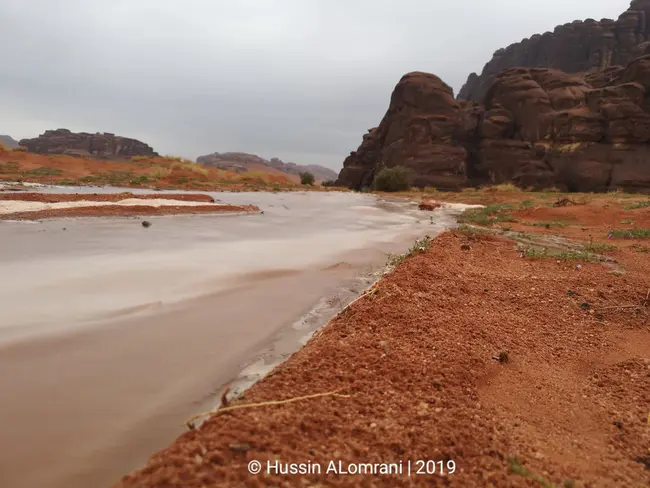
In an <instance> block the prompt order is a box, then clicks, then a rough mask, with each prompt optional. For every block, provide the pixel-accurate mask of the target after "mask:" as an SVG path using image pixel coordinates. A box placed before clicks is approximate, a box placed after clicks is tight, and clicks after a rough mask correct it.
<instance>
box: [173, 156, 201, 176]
mask: <svg viewBox="0 0 650 488" xmlns="http://www.w3.org/2000/svg"><path fill="white" fill-rule="evenodd" d="M174 169H180V170H187V171H192V172H193V173H197V174H200V175H203V176H207V174H208V172H209V171H208V168H206V167H205V166H203V165H202V164H200V163H194V162H192V161H188V160H183V161H181V162H176V163H173V164H172V170H174Z"/></svg>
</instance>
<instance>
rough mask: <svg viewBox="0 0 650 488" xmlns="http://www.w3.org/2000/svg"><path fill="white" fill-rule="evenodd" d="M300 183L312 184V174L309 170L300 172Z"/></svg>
mask: <svg viewBox="0 0 650 488" xmlns="http://www.w3.org/2000/svg"><path fill="white" fill-rule="evenodd" d="M300 184H301V185H313V184H314V175H313V174H311V173H310V172H309V171H307V172H305V173H300Z"/></svg>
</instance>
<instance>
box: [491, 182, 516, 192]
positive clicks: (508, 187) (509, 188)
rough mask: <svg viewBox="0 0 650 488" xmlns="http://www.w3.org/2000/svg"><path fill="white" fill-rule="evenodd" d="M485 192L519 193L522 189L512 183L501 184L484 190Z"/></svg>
mask: <svg viewBox="0 0 650 488" xmlns="http://www.w3.org/2000/svg"><path fill="white" fill-rule="evenodd" d="M485 191H487V192H521V191H522V189H521V188H519V187H518V186H515V185H513V184H512V183H501V184H500V185H495V186H490V187H488V188H485Z"/></svg>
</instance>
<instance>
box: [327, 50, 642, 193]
mask: <svg viewBox="0 0 650 488" xmlns="http://www.w3.org/2000/svg"><path fill="white" fill-rule="evenodd" d="M649 142H650V56H644V57H641V58H638V59H636V60H634V61H632V62H631V63H630V64H628V65H627V66H626V67H618V68H612V69H608V70H604V71H601V72H598V73H590V74H587V75H584V74H583V75H571V74H567V73H564V72H562V71H558V70H552V69H545V68H512V69H509V70H506V71H504V72H503V73H501V74H499V75H498V76H496V77H495V78H494V81H493V84H492V86H491V87H490V89H489V90H488V91H487V93H486V95H485V98H484V103H483V104H479V103H476V102H463V101H461V102H458V101H456V100H454V99H453V98H452V96H451V90H450V89H449V87H447V85H445V84H444V83H443V82H442V81H440V79H439V78H437V77H435V76H433V75H426V74H423V73H411V74H408V75H406V76H405V77H404V78H402V80H401V81H400V82H399V84H398V85H397V87H396V89H395V92H394V93H393V97H392V99H391V105H390V108H389V110H388V112H387V113H386V116H385V117H384V119H383V120H382V122H381V124H380V125H379V127H378V128H376V129H373V130H372V131H371V132H370V133H369V134H367V135H366V136H365V137H364V141H363V143H362V144H361V146H360V147H359V149H358V150H357V151H356V152H354V153H352V154H351V155H350V156H349V157H348V158H347V159H346V161H345V163H344V168H343V170H342V171H341V174H340V176H339V181H338V182H339V184H342V185H345V186H349V187H351V188H362V187H364V186H369V185H370V183H371V182H372V179H373V177H374V174H375V173H376V172H377V170H378V169H380V168H381V167H383V166H388V167H392V166H405V167H408V168H410V169H411V170H412V171H413V173H414V175H415V185H416V186H434V187H436V188H439V189H454V188H458V187H461V186H466V185H470V184H471V185H476V184H499V183H503V182H514V183H516V184H518V185H520V186H522V187H535V188H545V187H551V186H557V187H558V188H561V189H564V190H568V191H606V190H613V189H616V188H621V189H625V190H628V191H645V192H650V162H649V161H650V151H649V147H650V146H649V145H648V143H649Z"/></svg>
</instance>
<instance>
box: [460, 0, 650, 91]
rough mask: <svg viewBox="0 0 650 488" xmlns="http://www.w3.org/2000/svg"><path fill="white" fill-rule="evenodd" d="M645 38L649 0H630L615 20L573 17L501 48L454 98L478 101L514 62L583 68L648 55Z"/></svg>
mask: <svg viewBox="0 0 650 488" xmlns="http://www.w3.org/2000/svg"><path fill="white" fill-rule="evenodd" d="M649 41H650V0H633V1H632V3H631V5H630V8H629V10H627V11H626V12H624V13H623V14H622V15H621V16H620V17H619V18H618V20H611V19H602V20H600V21H596V20H593V19H588V20H586V21H584V22H583V21H575V22H572V23H569V24H564V25H561V26H558V27H556V28H555V30H554V31H553V32H546V33H545V34H542V35H539V34H537V35H534V36H532V37H531V38H529V39H524V40H523V41H521V42H518V43H516V44H512V45H510V46H508V47H507V48H505V49H499V50H498V51H497V52H495V53H494V56H493V57H492V59H491V60H490V61H489V62H488V63H487V64H486V65H485V67H484V68H483V72H482V73H481V75H477V74H476V73H472V74H471V75H470V76H469V78H468V79H467V82H466V83H465V85H464V86H463V87H462V89H461V90H460V92H459V94H458V97H459V98H461V99H464V100H474V101H482V100H483V97H484V96H485V94H486V93H487V91H488V89H489V88H490V85H491V84H492V82H493V80H494V78H495V77H496V76H497V75H498V74H499V73H501V72H502V71H504V70H506V69H508V68H513V67H538V68H553V69H557V70H560V71H564V72H567V73H581V72H585V71H589V70H590V69H604V68H607V67H608V66H616V65H626V64H627V63H629V62H631V61H632V60H633V59H635V58H636V57H638V56H641V55H644V54H650V42H649Z"/></svg>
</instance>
